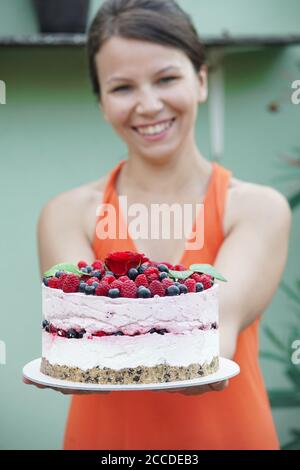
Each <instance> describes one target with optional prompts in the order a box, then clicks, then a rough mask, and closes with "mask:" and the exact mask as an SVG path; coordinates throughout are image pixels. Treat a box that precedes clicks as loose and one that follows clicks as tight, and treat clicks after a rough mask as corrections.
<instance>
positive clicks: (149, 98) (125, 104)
mask: <svg viewBox="0 0 300 470" xmlns="http://www.w3.org/2000/svg"><path fill="white" fill-rule="evenodd" d="M96 66H97V71H98V77H99V80H100V84H101V92H102V93H101V104H100V106H101V109H102V112H103V113H104V116H105V119H106V120H107V121H108V122H109V123H110V124H111V125H112V126H113V128H114V129H115V131H116V132H117V133H118V134H119V136H120V137H121V138H122V139H123V140H124V141H125V143H126V144H127V146H128V151H129V154H133V155H139V156H142V157H146V158H151V159H162V158H166V157H169V156H172V155H174V154H177V155H178V153H181V152H182V153H186V152H188V151H191V148H192V147H193V145H194V125H195V121H196V117H197V110H198V104H199V103H201V102H203V101H205V100H206V97H207V84H206V69H205V67H203V69H202V70H201V71H200V72H199V73H198V75H197V74H196V72H195V69H194V67H193V65H192V62H191V61H190V59H189V58H188V57H187V56H186V55H185V54H184V53H183V52H182V51H181V50H180V49H176V48H172V47H166V46H162V45H159V44H155V43H150V42H147V41H140V40H134V39H124V38H120V37H113V38H111V39H109V40H108V41H107V42H106V43H105V44H104V45H103V46H102V48H101V49H100V51H99V52H98V54H97V56H96Z"/></svg>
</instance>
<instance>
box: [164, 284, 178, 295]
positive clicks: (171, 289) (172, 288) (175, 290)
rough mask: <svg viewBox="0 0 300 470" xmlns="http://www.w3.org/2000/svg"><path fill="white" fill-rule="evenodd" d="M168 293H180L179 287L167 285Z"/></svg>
mask: <svg viewBox="0 0 300 470" xmlns="http://www.w3.org/2000/svg"><path fill="white" fill-rule="evenodd" d="M167 295H169V296H171V295H180V290H179V287H177V286H175V285H173V286H169V287H167Z"/></svg>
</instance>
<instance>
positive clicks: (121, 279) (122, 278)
mask: <svg viewBox="0 0 300 470" xmlns="http://www.w3.org/2000/svg"><path fill="white" fill-rule="evenodd" d="M118 281H121V282H127V281H130V279H129V277H128V276H121V277H119V279H118Z"/></svg>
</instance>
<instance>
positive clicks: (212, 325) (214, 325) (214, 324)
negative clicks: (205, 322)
mask: <svg viewBox="0 0 300 470" xmlns="http://www.w3.org/2000/svg"><path fill="white" fill-rule="evenodd" d="M211 327H212V329H213V330H216V329H217V328H218V324H217V322H214V323H212V324H211Z"/></svg>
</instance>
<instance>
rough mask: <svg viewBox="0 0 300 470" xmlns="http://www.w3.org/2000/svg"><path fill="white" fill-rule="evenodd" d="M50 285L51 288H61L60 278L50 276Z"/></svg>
mask: <svg viewBox="0 0 300 470" xmlns="http://www.w3.org/2000/svg"><path fill="white" fill-rule="evenodd" d="M48 287H51V289H60V287H59V279H58V278H57V277H50V279H48Z"/></svg>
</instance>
